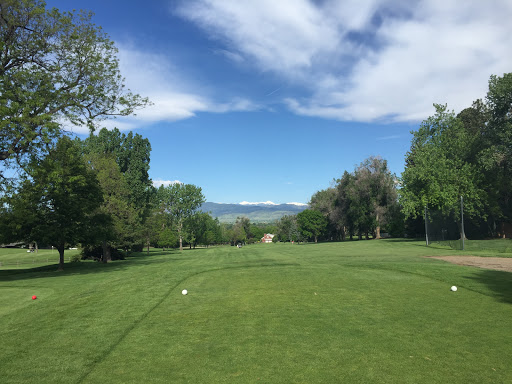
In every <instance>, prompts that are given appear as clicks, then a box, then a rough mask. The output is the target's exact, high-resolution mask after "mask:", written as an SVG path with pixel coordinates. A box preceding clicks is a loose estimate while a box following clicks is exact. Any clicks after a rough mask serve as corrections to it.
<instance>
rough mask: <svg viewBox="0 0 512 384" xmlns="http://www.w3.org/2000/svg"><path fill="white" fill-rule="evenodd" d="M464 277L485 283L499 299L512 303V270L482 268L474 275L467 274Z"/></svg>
mask: <svg viewBox="0 0 512 384" xmlns="http://www.w3.org/2000/svg"><path fill="white" fill-rule="evenodd" d="M466 279H469V280H474V281H477V282H479V283H482V284H485V285H486V286H487V287H488V288H489V289H491V290H492V291H493V292H494V294H495V297H496V298H498V299H499V300H500V301H502V302H504V303H508V304H512V272H503V271H493V270H490V269H483V270H481V271H479V273H478V274H477V275H476V276H474V275H473V276H468V277H466Z"/></svg>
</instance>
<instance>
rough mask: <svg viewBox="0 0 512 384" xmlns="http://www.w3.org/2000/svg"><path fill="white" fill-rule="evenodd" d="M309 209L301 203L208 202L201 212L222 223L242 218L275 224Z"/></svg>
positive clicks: (253, 221)
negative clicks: (284, 217)
mask: <svg viewBox="0 0 512 384" xmlns="http://www.w3.org/2000/svg"><path fill="white" fill-rule="evenodd" d="M307 208H308V206H307V205H306V204H300V203H287V204H275V203H272V202H270V201H267V202H263V203H249V202H246V201H243V202H241V203H239V204H221V203H211V202H206V203H204V204H203V205H202V206H201V208H200V210H201V211H203V212H209V213H210V214H211V215H212V217H216V218H218V219H219V221H220V222H221V223H234V222H235V221H236V218H237V217H241V216H245V217H247V218H249V220H250V221H251V223H273V222H274V221H276V220H279V219H280V218H281V217H283V216H285V215H296V214H297V213H299V212H302V211H303V210H305V209H307Z"/></svg>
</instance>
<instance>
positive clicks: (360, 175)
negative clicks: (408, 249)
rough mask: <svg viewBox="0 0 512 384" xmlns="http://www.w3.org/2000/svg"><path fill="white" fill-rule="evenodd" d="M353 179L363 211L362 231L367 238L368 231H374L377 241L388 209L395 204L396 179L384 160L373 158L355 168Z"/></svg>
mask: <svg viewBox="0 0 512 384" xmlns="http://www.w3.org/2000/svg"><path fill="white" fill-rule="evenodd" d="M355 177H356V182H355V186H356V189H357V194H358V200H359V202H360V204H363V205H364V208H363V209H364V211H365V221H364V228H363V230H364V231H365V233H366V235H367V237H368V231H371V232H373V231H375V237H376V238H377V239H379V238H380V229H381V226H382V225H383V224H385V223H386V219H387V213H388V210H389V208H390V207H391V206H393V205H395V204H397V198H398V196H397V192H396V186H395V180H396V177H395V176H394V175H393V174H392V173H391V172H390V171H389V169H388V166H387V161H386V160H384V159H382V158H380V157H374V156H371V157H369V158H368V159H366V160H364V161H363V162H362V163H361V164H360V165H359V166H358V167H357V168H356V170H355Z"/></svg>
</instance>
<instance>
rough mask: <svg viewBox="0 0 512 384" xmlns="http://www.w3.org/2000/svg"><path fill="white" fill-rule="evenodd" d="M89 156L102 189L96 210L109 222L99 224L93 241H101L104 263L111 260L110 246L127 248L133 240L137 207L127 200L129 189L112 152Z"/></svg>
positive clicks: (134, 240) (111, 247) (134, 237)
mask: <svg viewBox="0 0 512 384" xmlns="http://www.w3.org/2000/svg"><path fill="white" fill-rule="evenodd" d="M88 159H89V164H90V165H91V167H92V168H93V169H94V171H95V172H96V176H97V178H98V181H99V183H100V186H101V190H102V192H103V203H102V204H101V206H100V208H99V212H100V213H102V214H103V215H105V216H107V217H109V218H110V222H111V225H110V226H108V227H105V226H102V227H99V228H98V232H99V233H98V234H97V236H95V237H94V238H93V240H92V241H93V242H95V241H98V240H101V245H102V250H103V253H102V258H101V259H102V261H103V262H104V263H106V262H108V261H111V249H117V248H123V249H129V248H130V247H131V246H132V245H133V244H134V243H135V242H136V240H137V237H138V233H137V230H136V229H137V210H136V209H135V208H134V207H133V205H132V204H131V203H130V201H129V199H128V198H129V195H130V191H129V189H128V185H127V182H126V180H125V178H124V176H123V174H122V173H121V171H120V169H119V166H118V165H117V163H116V161H115V159H114V157H113V156H112V155H111V154H93V155H89V156H88ZM91 245H94V244H91Z"/></svg>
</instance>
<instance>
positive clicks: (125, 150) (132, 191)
mask: <svg viewBox="0 0 512 384" xmlns="http://www.w3.org/2000/svg"><path fill="white" fill-rule="evenodd" d="M84 152H85V153H87V154H107V155H111V156H113V158H114V159H115V161H116V163H117V165H118V166H119V170H120V171H121V173H122V174H123V175H124V177H125V179H126V184H127V186H128V189H129V195H128V199H129V201H130V203H131V204H133V206H135V207H138V208H141V210H142V211H141V214H143V213H147V212H145V211H146V210H147V209H148V204H149V202H150V200H151V196H152V194H153V193H154V191H153V186H152V183H151V179H150V178H149V163H150V159H151V143H150V142H149V140H148V139H145V138H143V137H142V136H141V135H139V134H138V133H136V134H135V135H134V134H133V133H132V132H129V133H128V134H124V133H121V132H120V131H119V130H118V129H117V128H114V129H113V130H111V131H109V130H107V129H106V128H103V129H101V130H100V131H99V132H98V135H97V136H94V135H92V134H91V135H90V136H89V137H88V138H87V139H86V140H85V142H84Z"/></svg>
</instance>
